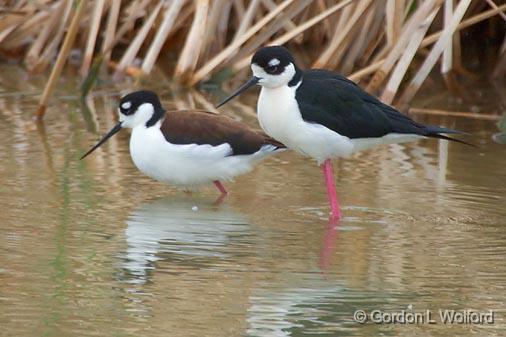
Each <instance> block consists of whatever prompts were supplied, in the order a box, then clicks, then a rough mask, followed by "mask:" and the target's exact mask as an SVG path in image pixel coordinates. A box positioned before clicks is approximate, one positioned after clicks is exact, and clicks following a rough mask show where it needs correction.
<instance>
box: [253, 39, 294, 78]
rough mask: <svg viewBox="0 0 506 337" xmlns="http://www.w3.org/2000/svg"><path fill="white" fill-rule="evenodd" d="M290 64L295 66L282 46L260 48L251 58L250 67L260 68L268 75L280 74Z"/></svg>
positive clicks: (290, 56)
mask: <svg viewBox="0 0 506 337" xmlns="http://www.w3.org/2000/svg"><path fill="white" fill-rule="evenodd" d="M290 63H291V64H294V65H295V60H294V59H293V57H292V55H291V54H290V52H289V51H288V50H287V49H286V48H285V47H282V46H272V47H263V48H260V49H259V50H257V52H256V53H255V54H254V55H253V57H252V58H251V64H252V65H256V66H258V67H260V68H262V69H263V70H264V71H265V72H266V73H267V74H270V75H279V74H281V73H282V72H283V71H284V70H285V68H286V67H287V66H288V65H289V64H290Z"/></svg>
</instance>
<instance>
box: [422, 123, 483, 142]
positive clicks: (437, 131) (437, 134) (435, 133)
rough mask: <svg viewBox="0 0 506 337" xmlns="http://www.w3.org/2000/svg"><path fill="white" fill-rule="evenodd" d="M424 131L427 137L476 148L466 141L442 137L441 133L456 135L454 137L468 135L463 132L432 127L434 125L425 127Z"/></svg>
mask: <svg viewBox="0 0 506 337" xmlns="http://www.w3.org/2000/svg"><path fill="white" fill-rule="evenodd" d="M426 131H427V134H426V136H427V137H431V138H438V139H445V140H450V141H452V142H457V143H461V144H465V145H469V146H472V147H477V146H476V145H474V144H471V143H468V142H466V141H463V140H460V139H456V138H452V137H448V136H445V135H443V133H449V134H456V135H469V133H467V132H464V131H460V130H454V129H449V128H444V127H441V126H434V125H429V126H427V128H426Z"/></svg>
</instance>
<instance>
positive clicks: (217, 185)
mask: <svg viewBox="0 0 506 337" xmlns="http://www.w3.org/2000/svg"><path fill="white" fill-rule="evenodd" d="M214 185H215V186H216V187H217V188H218V190H220V192H221V194H223V195H227V194H228V192H227V189H226V188H225V186H223V184H222V183H221V181H219V180H215V181H214Z"/></svg>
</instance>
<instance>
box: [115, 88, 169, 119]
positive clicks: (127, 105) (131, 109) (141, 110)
mask: <svg viewBox="0 0 506 337" xmlns="http://www.w3.org/2000/svg"><path fill="white" fill-rule="evenodd" d="M118 112H119V120H120V122H122V127H124V128H134V127H136V126H138V125H142V124H144V125H146V126H147V127H150V126H153V125H154V124H156V122H158V120H160V118H162V117H163V114H164V113H165V110H163V108H162V104H161V103H160V99H159V98H158V95H157V94H156V93H154V92H153V91H149V90H141V91H134V92H132V93H129V94H128V95H125V96H123V97H122V98H121V100H120V102H119V108H118Z"/></svg>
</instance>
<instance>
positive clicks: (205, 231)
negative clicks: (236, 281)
mask: <svg viewBox="0 0 506 337" xmlns="http://www.w3.org/2000/svg"><path fill="white" fill-rule="evenodd" d="M196 205H198V206H196ZM250 227H251V226H250V225H249V224H248V223H247V222H246V219H245V217H244V216H243V215H241V214H238V213H236V212H234V211H232V210H231V209H229V208H227V207H226V205H221V206H220V207H216V206H215V205H214V203H213V202H212V201H208V200H204V198H203V197H195V198H187V199H183V198H177V199H176V198H173V199H171V198H163V199H158V200H154V201H151V202H147V203H143V204H141V205H139V206H138V207H137V208H136V209H134V210H133V211H132V213H131V214H130V216H129V217H128V219H127V228H126V230H125V237H126V242H127V250H126V252H125V255H124V261H123V262H122V270H123V271H124V272H125V274H126V275H127V276H125V278H126V279H127V281H128V282H130V283H140V284H143V283H145V282H147V281H148V279H149V275H150V274H151V273H152V272H153V271H154V270H155V269H158V268H157V267H156V265H155V262H156V261H160V260H164V261H171V262H170V263H167V264H169V265H172V266H174V265H175V264H177V265H185V264H187V265H189V266H192V267H198V265H199V264H212V263H213V261H214V262H216V261H215V260H216V259H223V258H226V257H228V256H229V255H230V254H232V253H233V243H232V241H233V240H234V237H240V238H241V239H238V240H242V239H243V238H244V237H245V236H246V237H247V236H248V234H250V232H251V228H250ZM167 264H165V265H164V268H171V269H172V267H170V266H167Z"/></svg>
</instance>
